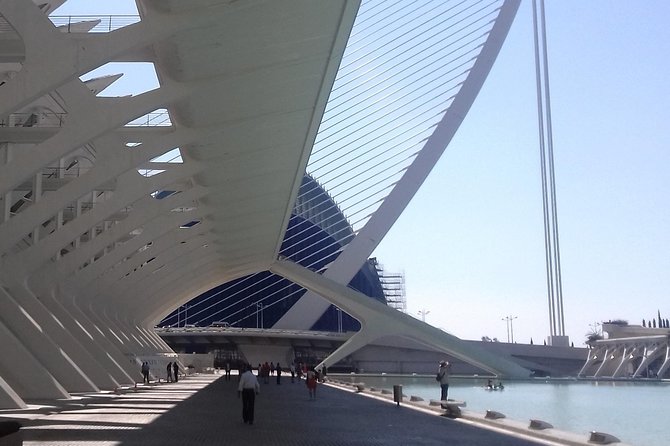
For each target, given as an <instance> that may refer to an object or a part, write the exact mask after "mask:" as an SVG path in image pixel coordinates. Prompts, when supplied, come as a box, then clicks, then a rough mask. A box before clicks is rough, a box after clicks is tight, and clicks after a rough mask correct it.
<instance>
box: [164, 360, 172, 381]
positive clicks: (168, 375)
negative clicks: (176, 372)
mask: <svg viewBox="0 0 670 446" xmlns="http://www.w3.org/2000/svg"><path fill="white" fill-rule="evenodd" d="M166 371H167V378H165V380H166V381H167V382H169V383H171V382H172V361H170V362H168V365H167V370H166Z"/></svg>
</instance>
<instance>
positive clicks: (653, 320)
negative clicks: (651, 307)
mask: <svg viewBox="0 0 670 446" xmlns="http://www.w3.org/2000/svg"><path fill="white" fill-rule="evenodd" d="M652 322H653V324H654V328H656V319H652Z"/></svg>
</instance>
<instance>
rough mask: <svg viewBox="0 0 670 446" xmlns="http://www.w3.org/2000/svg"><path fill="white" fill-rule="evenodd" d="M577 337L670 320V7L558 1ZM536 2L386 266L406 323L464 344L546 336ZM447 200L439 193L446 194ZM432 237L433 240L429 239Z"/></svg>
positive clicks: (562, 160)
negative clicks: (396, 278)
mask: <svg viewBox="0 0 670 446" xmlns="http://www.w3.org/2000/svg"><path fill="white" fill-rule="evenodd" d="M546 6H547V28H548V37H547V39H548V43H549V70H550V87H551V100H552V115H553V128H554V150H555V163H556V167H555V168H556V185H557V201H558V213H559V228H560V237H561V239H560V240H561V257H562V273H563V290H564V304H565V315H566V332H567V333H566V334H568V335H569V336H570V338H571V340H572V341H573V342H574V343H575V345H576V346H577V345H582V343H583V340H584V334H585V333H586V332H587V331H589V329H590V327H589V324H593V323H594V322H600V321H602V320H608V319H617V318H621V319H626V320H628V321H629V322H630V323H637V324H639V323H641V320H642V318H645V319H649V318H650V317H653V316H655V315H656V311H657V310H658V309H660V310H661V313H662V315H664V316H665V317H670V299H669V295H670V235H669V230H670V131H669V129H670V122H669V121H670V112H669V111H668V108H669V106H670V86H669V85H668V81H667V80H668V74H669V71H670V70H669V62H668V55H669V54H670V28H669V27H668V26H667V19H668V18H670V2H665V1H660V0H659V1H645V2H630V1H625V0H617V1H612V0H609V1H604V0H598V1H594V0H589V1H578V0H570V1H564V0H561V1H551V0H549V1H547V5H546ZM537 133H538V130H537V119H536V99H535V72H534V59H533V38H532V12H531V2H530V1H527V0H524V1H523V2H522V5H521V8H520V10H519V13H518V15H517V17H516V20H515V23H514V25H513V27H512V30H511V32H510V35H509V37H508V39H507V41H506V42H505V44H504V47H503V50H502V52H501V53H500V55H499V57H498V59H497V61H496V63H495V65H494V67H493V70H492V72H491V74H490V75H489V78H488V79H487V81H486V83H485V85H484V88H483V90H482V91H481V93H480V95H479V97H478V98H477V100H476V102H475V104H474V106H473V108H472V109H471V111H470V113H469V115H468V116H467V117H466V119H465V122H464V124H463V125H462V126H461V128H460V130H459V132H458V133H457V135H456V138H455V139H454V141H453V142H452V144H451V145H450V147H449V148H448V149H447V151H446V153H445V155H444V156H443V157H442V159H441V160H440V162H439V164H438V165H437V166H436V167H435V169H434V170H433V172H432V173H431V176H430V177H429V179H428V180H427V181H426V183H424V185H423V188H422V189H421V190H420V191H419V193H418V194H417V196H416V197H415V199H414V201H413V202H412V203H411V204H410V206H409V208H408V209H407V210H406V212H405V213H404V215H403V216H402V217H401V218H400V220H399V221H398V222H397V223H396V225H395V226H394V228H393V229H392V232H391V233H390V234H389V235H388V236H387V237H386V239H385V240H384V241H383V242H382V244H381V246H380V247H379V248H378V249H377V250H376V252H375V255H377V256H378V258H379V259H380V261H381V262H382V263H383V264H384V265H385V266H386V268H387V269H389V270H390V271H404V272H405V275H406V288H407V299H408V307H409V311H410V313H412V314H413V315H415V316H417V317H419V316H418V314H417V313H418V312H419V311H422V310H427V311H430V313H428V314H427V316H426V321H427V322H429V323H431V324H432V325H435V326H437V327H440V328H443V329H445V330H447V331H449V332H450V333H453V334H455V335H457V336H460V337H464V338H467V339H479V338H481V336H484V335H487V336H490V337H498V338H499V339H500V340H506V339H507V331H506V322H505V321H503V320H502V318H503V317H504V316H506V315H514V316H517V317H518V319H516V320H514V325H513V328H514V337H515V340H516V341H517V342H529V341H530V338H531V337H532V338H533V341H534V342H535V343H538V342H542V339H544V338H545V337H546V336H547V335H548V334H549V322H548V320H549V316H548V309H547V308H548V305H547V298H546V285H545V280H546V279H545V269H544V241H543V223H542V201H541V182H540V169H539V165H540V164H539V152H538V150H539V149H538V142H537V141H538V137H537ZM436 197H439V198H436ZM425 234H431V235H430V236H426V235H425Z"/></svg>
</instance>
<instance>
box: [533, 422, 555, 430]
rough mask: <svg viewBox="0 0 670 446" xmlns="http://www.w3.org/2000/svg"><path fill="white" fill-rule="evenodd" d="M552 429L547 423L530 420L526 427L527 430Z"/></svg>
mask: <svg viewBox="0 0 670 446" xmlns="http://www.w3.org/2000/svg"><path fill="white" fill-rule="evenodd" d="M553 428H554V426H552V425H551V423H547V422H546V421H542V420H530V424H529V425H528V429H535V430H544V429H553Z"/></svg>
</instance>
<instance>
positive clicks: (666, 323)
mask: <svg viewBox="0 0 670 446" xmlns="http://www.w3.org/2000/svg"><path fill="white" fill-rule="evenodd" d="M665 328H670V320H668V319H667V318H666V319H665Z"/></svg>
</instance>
